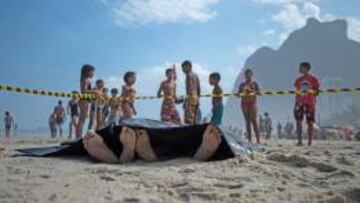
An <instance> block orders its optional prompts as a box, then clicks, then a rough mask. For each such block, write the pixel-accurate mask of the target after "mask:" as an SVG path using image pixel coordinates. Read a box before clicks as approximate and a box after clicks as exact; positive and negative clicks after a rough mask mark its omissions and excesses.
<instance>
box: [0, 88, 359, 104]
mask: <svg viewBox="0 0 360 203" xmlns="http://www.w3.org/2000/svg"><path fill="white" fill-rule="evenodd" d="M0 91H7V92H16V93H24V94H33V95H41V96H52V97H67V98H80V99H86V100H95V99H96V100H100V101H103V102H104V101H108V100H109V99H110V98H104V97H102V98H97V97H96V95H94V94H73V93H66V92H55V91H46V90H37V89H29V88H23V87H15V86H9V85H0ZM359 91H360V87H352V88H336V89H321V90H318V91H316V90H304V91H301V90H288V91H261V92H250V93H248V92H241V93H224V94H202V95H199V97H217V98H219V97H246V96H273V95H298V94H303V93H310V94H335V93H342V92H359ZM189 97H192V96H180V97H177V98H174V97H164V96H160V97H157V96H137V97H133V98H132V97H118V98H117V99H119V100H120V101H133V100H154V99H178V98H181V99H186V98H189Z"/></svg>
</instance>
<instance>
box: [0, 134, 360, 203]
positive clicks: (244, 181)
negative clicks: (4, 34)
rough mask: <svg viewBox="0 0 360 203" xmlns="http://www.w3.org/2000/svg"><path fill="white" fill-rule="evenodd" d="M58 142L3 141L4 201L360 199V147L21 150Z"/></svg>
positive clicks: (275, 144)
mask: <svg viewBox="0 0 360 203" xmlns="http://www.w3.org/2000/svg"><path fill="white" fill-rule="evenodd" d="M59 142H60V141H54V140H53V141H51V140H46V139H23V138H16V139H13V140H7V139H4V138H1V139H0V202H131V203H134V202H244V203H250V202H254V203H255V202H256V203H261V202H298V203H306V202H309V203H310V202H317V203H343V202H348V203H355V202H360V177H359V176H360V159H359V158H360V142H346V141H333V142H330V141H315V143H314V146H312V147H295V146H294V144H295V142H294V141H287V140H283V141H269V142H267V143H265V149H266V150H265V152H262V153H256V154H254V155H253V156H248V157H237V158H234V159H230V160H226V161H221V162H207V163H201V162H196V161H193V160H190V159H177V160H172V161H167V162H158V163H144V162H140V161H138V162H135V163H132V164H127V165H106V164H100V163H95V162H93V161H91V160H90V159H87V158H74V157H67V158H33V157H23V156H17V154H18V153H17V152H15V151H14V149H16V148H26V147H37V146H44V145H57V144H58V143H59Z"/></svg>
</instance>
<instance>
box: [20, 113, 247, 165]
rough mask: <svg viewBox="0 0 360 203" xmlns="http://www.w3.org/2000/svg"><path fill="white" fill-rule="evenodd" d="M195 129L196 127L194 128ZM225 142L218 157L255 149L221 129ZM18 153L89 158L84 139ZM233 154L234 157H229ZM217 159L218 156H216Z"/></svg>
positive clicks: (152, 126)
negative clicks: (83, 142)
mask: <svg viewBox="0 0 360 203" xmlns="http://www.w3.org/2000/svg"><path fill="white" fill-rule="evenodd" d="M119 125H121V126H128V127H131V128H142V129H149V130H150V131H151V130H153V131H159V130H160V131H161V130H164V129H166V131H167V132H171V131H172V130H174V131H179V129H180V130H181V129H185V128H186V129H187V130H189V128H190V129H191V128H192V126H184V125H178V124H173V123H166V122H160V121H155V120H150V119H126V120H122V121H120V124H119ZM194 128H195V126H194ZM220 129H221V132H222V134H223V137H224V138H225V139H224V140H225V142H224V143H223V144H222V146H221V147H220V148H221V149H220V150H218V151H217V153H218V156H222V157H224V156H226V157H227V158H231V157H233V156H234V155H241V154H246V153H251V152H252V151H253V147H252V146H251V145H249V144H248V143H247V142H246V141H244V140H243V139H242V138H241V137H240V135H236V134H235V133H234V132H231V131H229V130H227V129H226V128H221V127H220ZM17 151H18V152H21V154H22V155H24V156H36V157H52V156H87V155H88V154H87V152H86V150H85V149H84V147H83V144H82V139H79V140H77V141H73V142H67V143H63V144H61V145H60V146H48V147H39V148H27V149H17ZM229 154H232V156H229ZM215 157H216V156H215Z"/></svg>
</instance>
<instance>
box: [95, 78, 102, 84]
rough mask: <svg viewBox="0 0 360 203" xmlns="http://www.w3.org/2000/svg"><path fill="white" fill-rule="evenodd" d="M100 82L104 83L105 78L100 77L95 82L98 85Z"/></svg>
mask: <svg viewBox="0 0 360 203" xmlns="http://www.w3.org/2000/svg"><path fill="white" fill-rule="evenodd" d="M100 83H104V80H102V79H99V80H96V82H95V84H96V85H98V84H100Z"/></svg>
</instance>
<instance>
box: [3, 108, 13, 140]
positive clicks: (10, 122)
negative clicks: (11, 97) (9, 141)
mask: <svg viewBox="0 0 360 203" xmlns="http://www.w3.org/2000/svg"><path fill="white" fill-rule="evenodd" d="M4 124H5V137H6V138H9V137H10V132H11V128H12V127H14V126H15V121H14V118H13V117H12V116H11V115H10V112H8V111H6V112H5V117H4Z"/></svg>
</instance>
